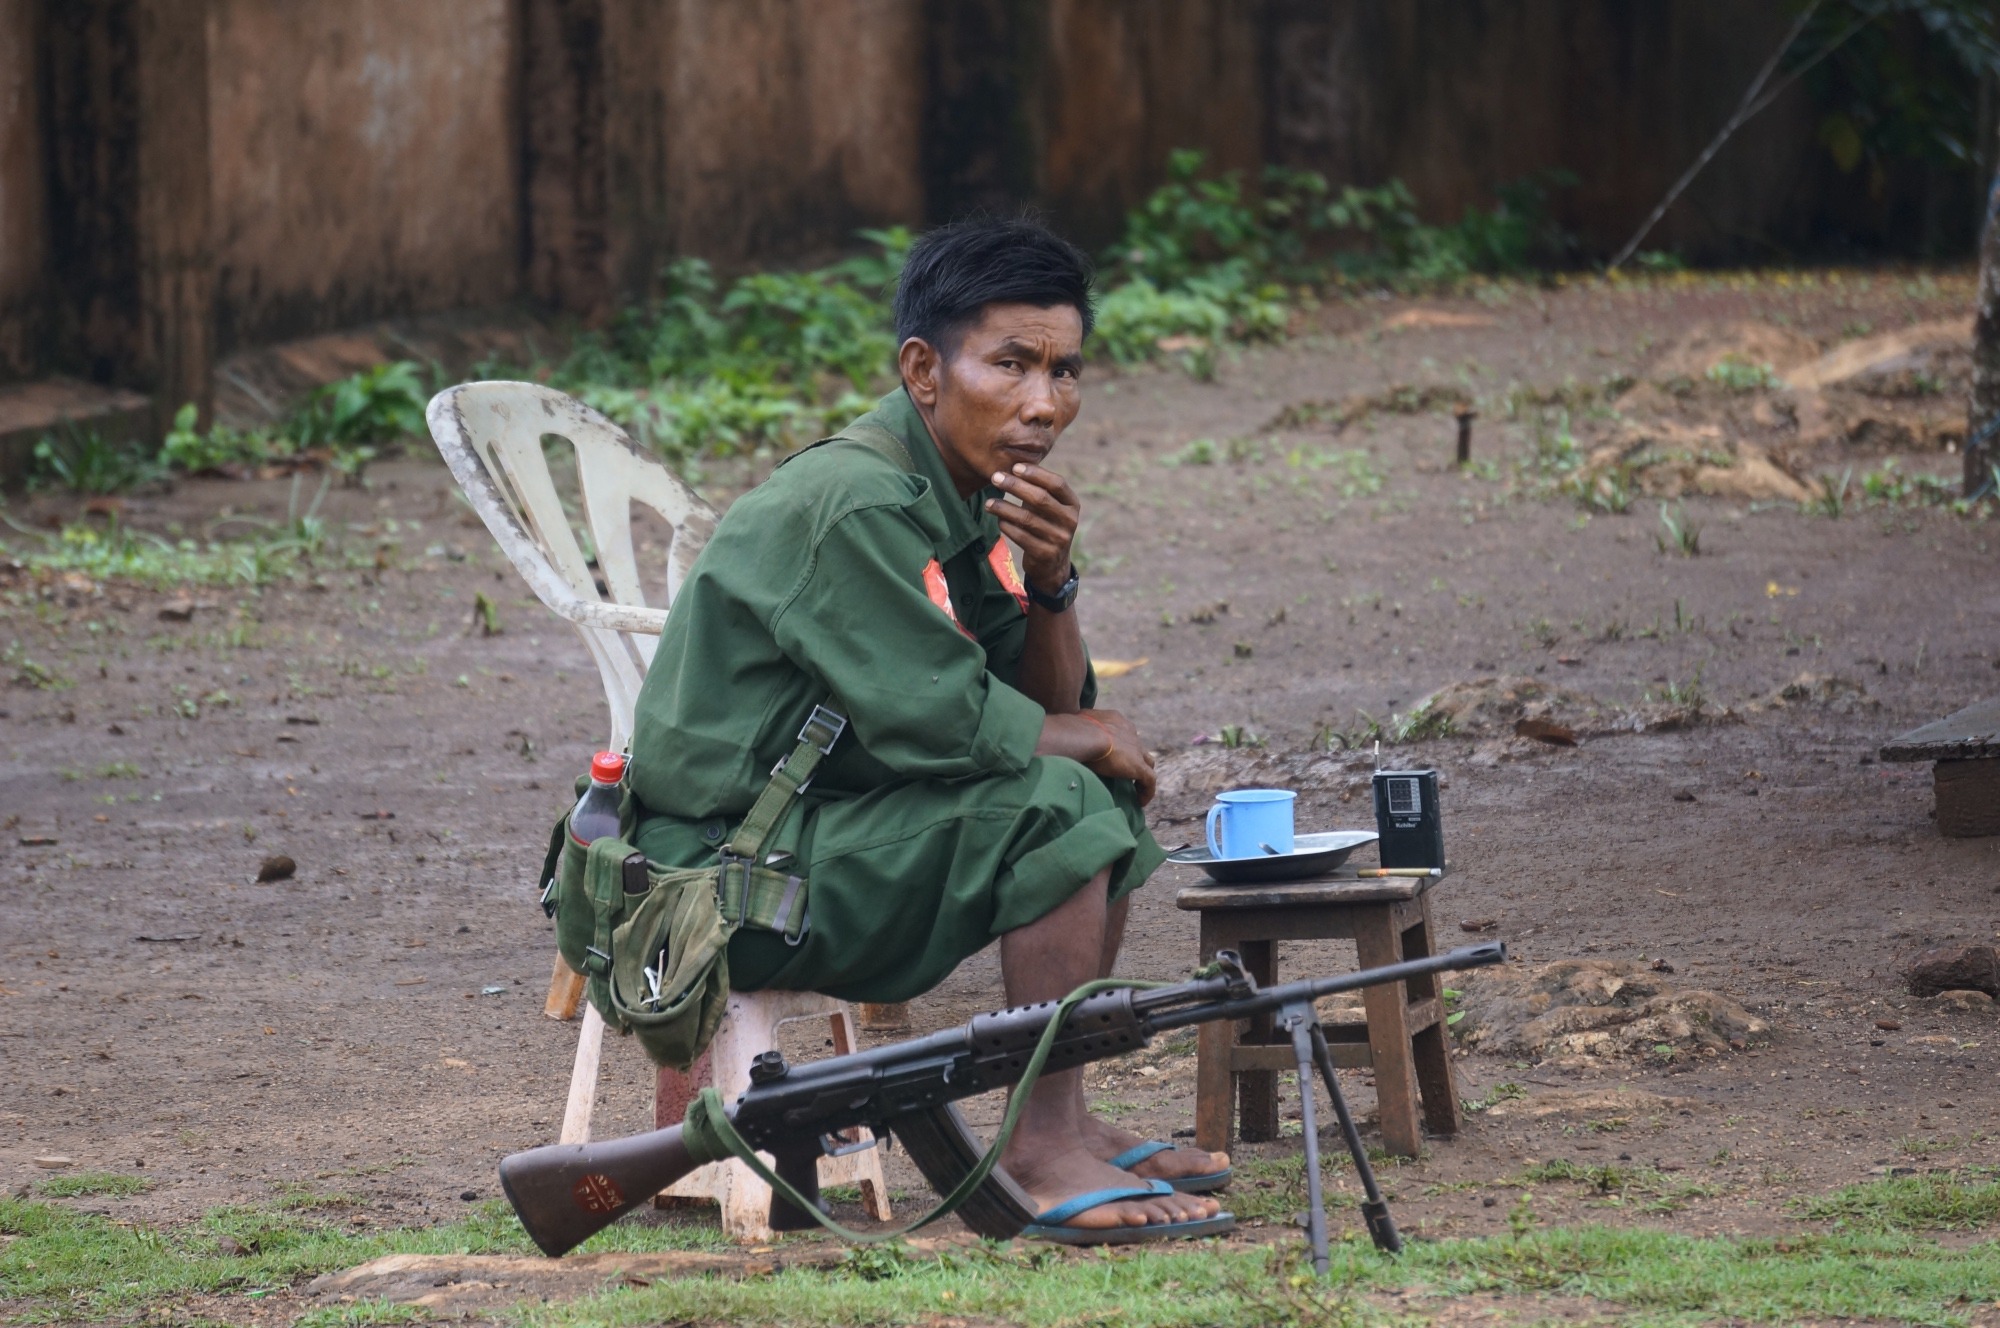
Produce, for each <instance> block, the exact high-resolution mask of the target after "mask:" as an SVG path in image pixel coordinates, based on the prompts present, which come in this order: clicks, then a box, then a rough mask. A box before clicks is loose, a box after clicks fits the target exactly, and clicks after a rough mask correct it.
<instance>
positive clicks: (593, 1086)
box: [562, 1005, 604, 1144]
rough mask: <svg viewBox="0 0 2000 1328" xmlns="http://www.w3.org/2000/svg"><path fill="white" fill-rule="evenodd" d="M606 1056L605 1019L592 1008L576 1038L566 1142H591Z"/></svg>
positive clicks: (565, 1112) (565, 1108) (564, 1132)
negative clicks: (600, 1071)
mask: <svg viewBox="0 0 2000 1328" xmlns="http://www.w3.org/2000/svg"><path fill="white" fill-rule="evenodd" d="M603 1055H604V1016H602V1015H600V1014H599V1013H597V1007H596V1006H594V1005H593V1006H591V1007H590V1008H589V1009H587V1010H585V1011H584V1012H583V1027H582V1028H581V1029H579V1030H578V1031H577V1035H576V1061H575V1063H574V1064H572V1065H571V1066H570V1072H569V1101H568V1102H567V1103H565V1104H564V1105H563V1123H562V1142H563V1143H566V1144H582V1143H589V1142H590V1113H591V1111H592V1110H593V1109H594V1108H595V1107H596V1105H597V1065H598V1062H599V1060H601V1059H602V1057H603Z"/></svg>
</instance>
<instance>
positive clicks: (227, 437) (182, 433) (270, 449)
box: [160, 402, 298, 475]
mask: <svg viewBox="0 0 2000 1328" xmlns="http://www.w3.org/2000/svg"><path fill="white" fill-rule="evenodd" d="M297 450H298V448H297V444H295V443H294V442H293V441H292V439H290V438H288V437H286V436H285V435H284V434H282V433H259V432H257V431H255V430H245V429H232V428H230V427H229V426H228V425H226V424H217V425H216V426H215V427H213V428H211V429H210V430H209V431H208V432H207V433H202V432H201V431H200V430H199V429H197V428H195V407H194V403H193V402H189V403H188V404H187V405H185V406H182V407H181V408H180V410H179V411H177V412H176V413H175V415H174V427H173V428H171V429H169V430H168V431H167V436H166V438H165V440H163V441H162V442H161V444H160V460H161V461H163V462H165V463H166V464H167V465H169V466H172V467H173V468H174V469H176V470H184V471H186V472H187V473H188V474H190V475H203V474H220V473H227V472H228V471H230V470H232V469H237V468H244V469H254V468H256V467H258V466H264V465H269V464H270V463H271V462H273V461H283V460H286V459H288V458H290V457H291V456H292V455H293V454H294V453H295V452H296V451H297Z"/></svg>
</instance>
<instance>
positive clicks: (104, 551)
mask: <svg viewBox="0 0 2000 1328" xmlns="http://www.w3.org/2000/svg"><path fill="white" fill-rule="evenodd" d="M299 478H300V477H299V476H297V475H294V476H293V482H292V497H291V505H290V508H289V514H288V515H287V517H286V518H285V520H283V521H276V520H268V519H265V518H261V517H248V516H228V517H220V518H218V519H216V520H215V521H212V522H210V523H209V526H208V529H207V532H206V534H207V536H208V538H206V539H203V540H201V541H196V540H193V539H185V538H183V539H166V538H164V537H162V536H159V535H155V534H151V533H149V532H147V531H142V530H134V529H132V528H131V527H129V526H127V525H125V524H124V523H123V522H120V521H118V520H115V519H114V520H111V521H108V522H105V523H103V524H98V523H94V522H90V521H79V522H76V523H74V524H72V525H68V526H64V527H63V528H62V529H61V530H60V531H57V532H55V533H53V534H50V533H46V532H42V531H37V530H31V529H29V528H27V527H25V526H18V525H17V526H15V527H14V529H15V530H17V531H19V532H20V533H21V534H22V535H25V536H27V537H29V539H31V540H32V541H34V542H33V543H26V542H23V543H21V544H19V545H9V544H8V543H6V542H4V541H0V553H5V554H8V555H10V556H12V557H14V558H16V559H18V560H19V561H20V562H21V564H22V565H23V566H24V567H26V568H27V569H28V570H29V571H30V572H36V573H42V574H47V575H61V574H63V573H66V572H75V573H80V574H81V575H83V576H86V577H88V578H89V579H91V580H93V581H126V582H133V583H136V584H139V585H144V586H151V587H154V588H156V589H166V588H169V587H173V586H183V585H248V586H262V585H269V584H270V583H272V582H274V581H283V580H289V579H290V578H292V577H294V576H297V575H298V574H300V573H301V572H302V571H303V570H305V569H306V567H308V566H309V565H310V564H311V563H312V561H313V559H314V558H315V557H317V556H319V555H321V554H323V553H325V552H326V551H327V548H328V544H329V535H328V530H327V525H326V522H325V521H324V520H322V519H321V518H320V516H319V506H320V502H321V501H322V500H323V499H324V498H325V496H326V489H327V482H322V483H321V485H320V487H319V491H318V493H317V494H315V495H314V497H313V498H312V500H311V502H309V503H308V504H307V505H306V506H305V507H304V509H303V510H301V509H300V507H299V498H300V487H299ZM237 527H241V528H243V529H241V530H240V531H238V530H233V529H232V530H231V533H230V534H228V535H227V536H224V534H223V532H224V531H225V529H229V528H237Z"/></svg>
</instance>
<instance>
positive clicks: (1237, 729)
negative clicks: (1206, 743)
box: [1215, 724, 1270, 751]
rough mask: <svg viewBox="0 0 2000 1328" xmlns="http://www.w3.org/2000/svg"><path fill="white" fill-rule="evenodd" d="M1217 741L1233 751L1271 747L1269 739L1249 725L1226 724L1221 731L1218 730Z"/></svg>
mask: <svg viewBox="0 0 2000 1328" xmlns="http://www.w3.org/2000/svg"><path fill="white" fill-rule="evenodd" d="M1215 740H1216V741H1217V742H1219V743H1221V744H1222V745H1223V746H1224V747H1227V748H1228V749H1230V750H1231V751H1235V750H1237V749H1239V748H1244V747H1265V746H1268V745H1270V740H1269V739H1267V738H1265V737H1264V735H1263V734H1261V733H1258V732H1256V731H1254V730H1252V729H1251V728H1250V726H1249V725H1247V724H1224V725H1223V726H1222V727H1221V728H1220V729H1218V730H1216V734H1215Z"/></svg>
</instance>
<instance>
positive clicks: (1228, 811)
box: [1208, 789, 1299, 858]
mask: <svg viewBox="0 0 2000 1328" xmlns="http://www.w3.org/2000/svg"><path fill="white" fill-rule="evenodd" d="M1298 796H1299V795H1298V794H1296V793H1294V792H1292V791H1291V790H1290V789H1237V790H1235V791H1234V792H1231V793H1221V794H1217V795H1216V799H1215V805H1214V806H1213V807H1210V808H1209V809H1208V852H1209V856H1210V857H1214V858H1257V857H1263V856H1264V854H1265V851H1266V847H1265V846H1266V845H1268V846H1269V847H1270V848H1273V849H1276V850H1277V851H1278V852H1280V853H1290V852H1291V851H1292V807H1293V804H1294V803H1295V802H1296V801H1297V800H1298Z"/></svg>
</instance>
